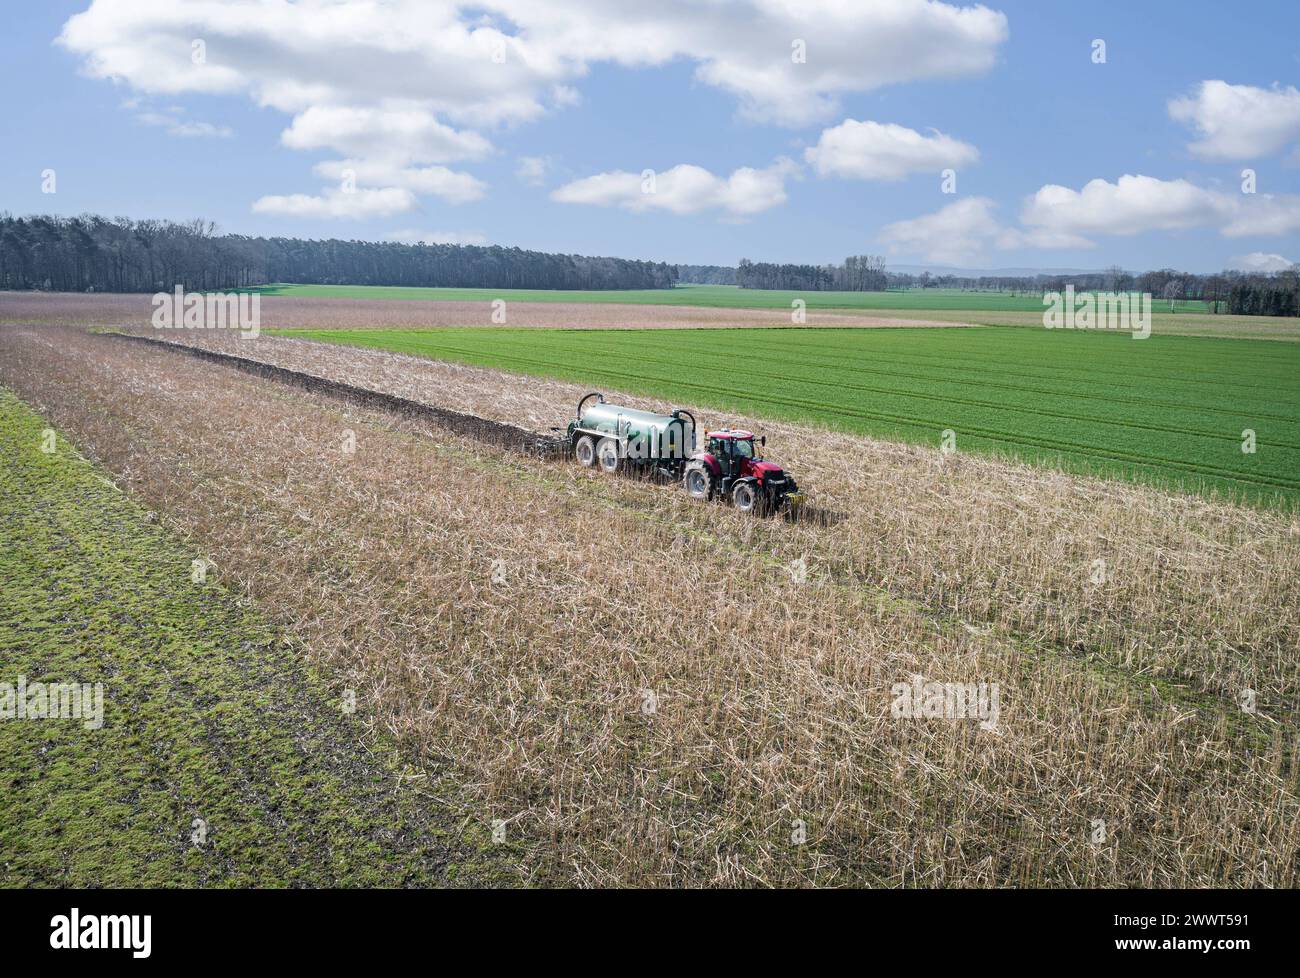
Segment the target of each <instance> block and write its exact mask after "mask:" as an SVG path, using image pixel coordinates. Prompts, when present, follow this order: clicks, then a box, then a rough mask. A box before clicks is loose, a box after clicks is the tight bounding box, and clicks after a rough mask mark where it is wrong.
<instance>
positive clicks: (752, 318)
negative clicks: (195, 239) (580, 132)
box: [0, 292, 969, 329]
mask: <svg viewBox="0 0 1300 978" xmlns="http://www.w3.org/2000/svg"><path fill="white" fill-rule="evenodd" d="M152 311H153V306H152V297H151V296H148V295H110V294H107V293H96V294H89V295H83V294H81V293H76V292H65V293H47V292H0V325H4V324H24V325H30V324H51V325H63V326H84V325H87V324H90V325H94V326H121V327H128V328H137V327H138V328H147V327H149V325H150V316H151V314H152ZM261 313H262V328H263V329H386V328H394V327H397V328H401V327H420V326H494V325H505V326H512V327H520V326H538V327H550V328H567V329H673V328H676V329H683V328H690V327H706V328H707V327H726V326H789V325H790V313H789V311H788V310H785V309H713V308H704V307H697V306H650V305H632V304H617V303H608V304H607V303H598V302H515V301H513V300H512V301H510V302H508V303H507V304H506V317H507V321H506V323H504V324H501V323H493V322H492V306H491V304H490V303H487V302H420V301H416V300H406V299H401V300H399V299H334V298H307V297H302V296H274V295H267V296H262V300H261ZM805 325H808V326H846V327H853V326H857V327H863V326H868V327H899V326H946V327H953V326H965V325H969V324H967V323H956V322H941V321H939V320H930V319H898V318H894V317H892V316H888V317H887V316H867V315H861V314H858V313H853V312H814V311H812V310H809V311H808V313H807V323H806V324H805Z"/></svg>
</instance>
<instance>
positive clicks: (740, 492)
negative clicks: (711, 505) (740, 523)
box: [731, 482, 760, 513]
mask: <svg viewBox="0 0 1300 978" xmlns="http://www.w3.org/2000/svg"><path fill="white" fill-rule="evenodd" d="M759 500H760V497H759V494H758V487H757V486H756V485H754V483H752V482H738V483H736V487H735V488H734V489H732V490H731V502H732V504H733V505H735V507H736V509H738V510H740V511H741V512H742V513H752V512H755V511H756V510H757V509H758V508H759Z"/></svg>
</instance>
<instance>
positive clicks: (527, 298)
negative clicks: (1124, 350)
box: [256, 284, 1205, 315]
mask: <svg viewBox="0 0 1300 978" xmlns="http://www.w3.org/2000/svg"><path fill="white" fill-rule="evenodd" d="M256 291H258V292H260V293H261V294H262V295H281V296H306V297H317V298H340V299H405V300H411V301H423V302H491V301H492V300H494V299H504V300H506V301H515V302H595V303H631V304H633V305H668V306H703V307H705V308H721V309H789V308H790V303H791V302H793V301H794V300H795V299H803V300H804V301H805V302H806V303H807V304H808V308H809V309H841V310H859V311H869V310H872V309H887V310H909V309H914V310H925V309H933V310H948V311H956V310H969V311H972V312H1036V313H1038V314H1039V315H1041V314H1042V312H1043V300H1042V297H1041V296H1039V295H1037V294H1029V295H1026V294H1019V295H1012V294H1011V293H1009V292H974V291H962V290H961V289H908V290H904V291H892V292H795V291H786V290H781V289H741V288H738V287H736V286H734V285H679V286H677V288H674V289H618V290H610V291H600V292H588V291H576V290H563V289H438V288H404V287H400V286H388V285H285V284H281V285H267V286H263V287H262V288H260V289H257V290H256ZM1153 308H1154V309H1155V310H1156V311H1158V312H1169V303H1168V302H1166V301H1163V300H1160V301H1156V302H1155V303H1154V306H1153ZM1175 309H1176V310H1177V311H1178V312H1197V313H1200V312H1204V311H1205V304H1204V303H1202V302H1190V301H1185V300H1179V301H1178V302H1177V303H1175Z"/></svg>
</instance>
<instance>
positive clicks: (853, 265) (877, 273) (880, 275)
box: [736, 255, 889, 292]
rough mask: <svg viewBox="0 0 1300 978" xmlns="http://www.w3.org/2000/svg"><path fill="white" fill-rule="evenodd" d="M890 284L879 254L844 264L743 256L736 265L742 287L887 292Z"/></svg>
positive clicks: (737, 280)
mask: <svg viewBox="0 0 1300 978" xmlns="http://www.w3.org/2000/svg"><path fill="white" fill-rule="evenodd" d="M888 283H889V277H888V275H887V274H886V272H885V259H884V258H883V257H881V256H878V255H850V256H849V257H848V258H845V259H844V264H843V265H774V264H771V263H769V262H752V261H750V260H749V259H748V258H742V259H740V264H739V265H738V266H737V267H736V284H737V285H739V286H740V287H741V288H742V289H787V290H795V291H799V292H823V291H836V292H883V291H884V290H885V289H886V288H888Z"/></svg>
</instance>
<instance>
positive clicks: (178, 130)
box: [122, 98, 234, 139]
mask: <svg viewBox="0 0 1300 978" xmlns="http://www.w3.org/2000/svg"><path fill="white" fill-rule="evenodd" d="M122 107H123V108H125V109H132V110H138V111H136V113H135V121H136V122H138V123H140V124H141V125H144V126H155V127H157V128H161V129H166V130H167V132H168V134H169V135H172V136H181V137H184V138H194V137H209V138H218V139H228V138H230V137H231V136H233V135H234V130H232V129H231V128H230V127H229V126H217V125H213V124H212V123H211V122H199V121H197V120H193V119H186V118H185V117H184V110H183V109H181V108H180V107H179V106H169V107H167V108H164V109H149V108H144V102H143V100H142V99H139V98H134V99H127V100H126V101H124V102H123V103H122Z"/></svg>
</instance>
